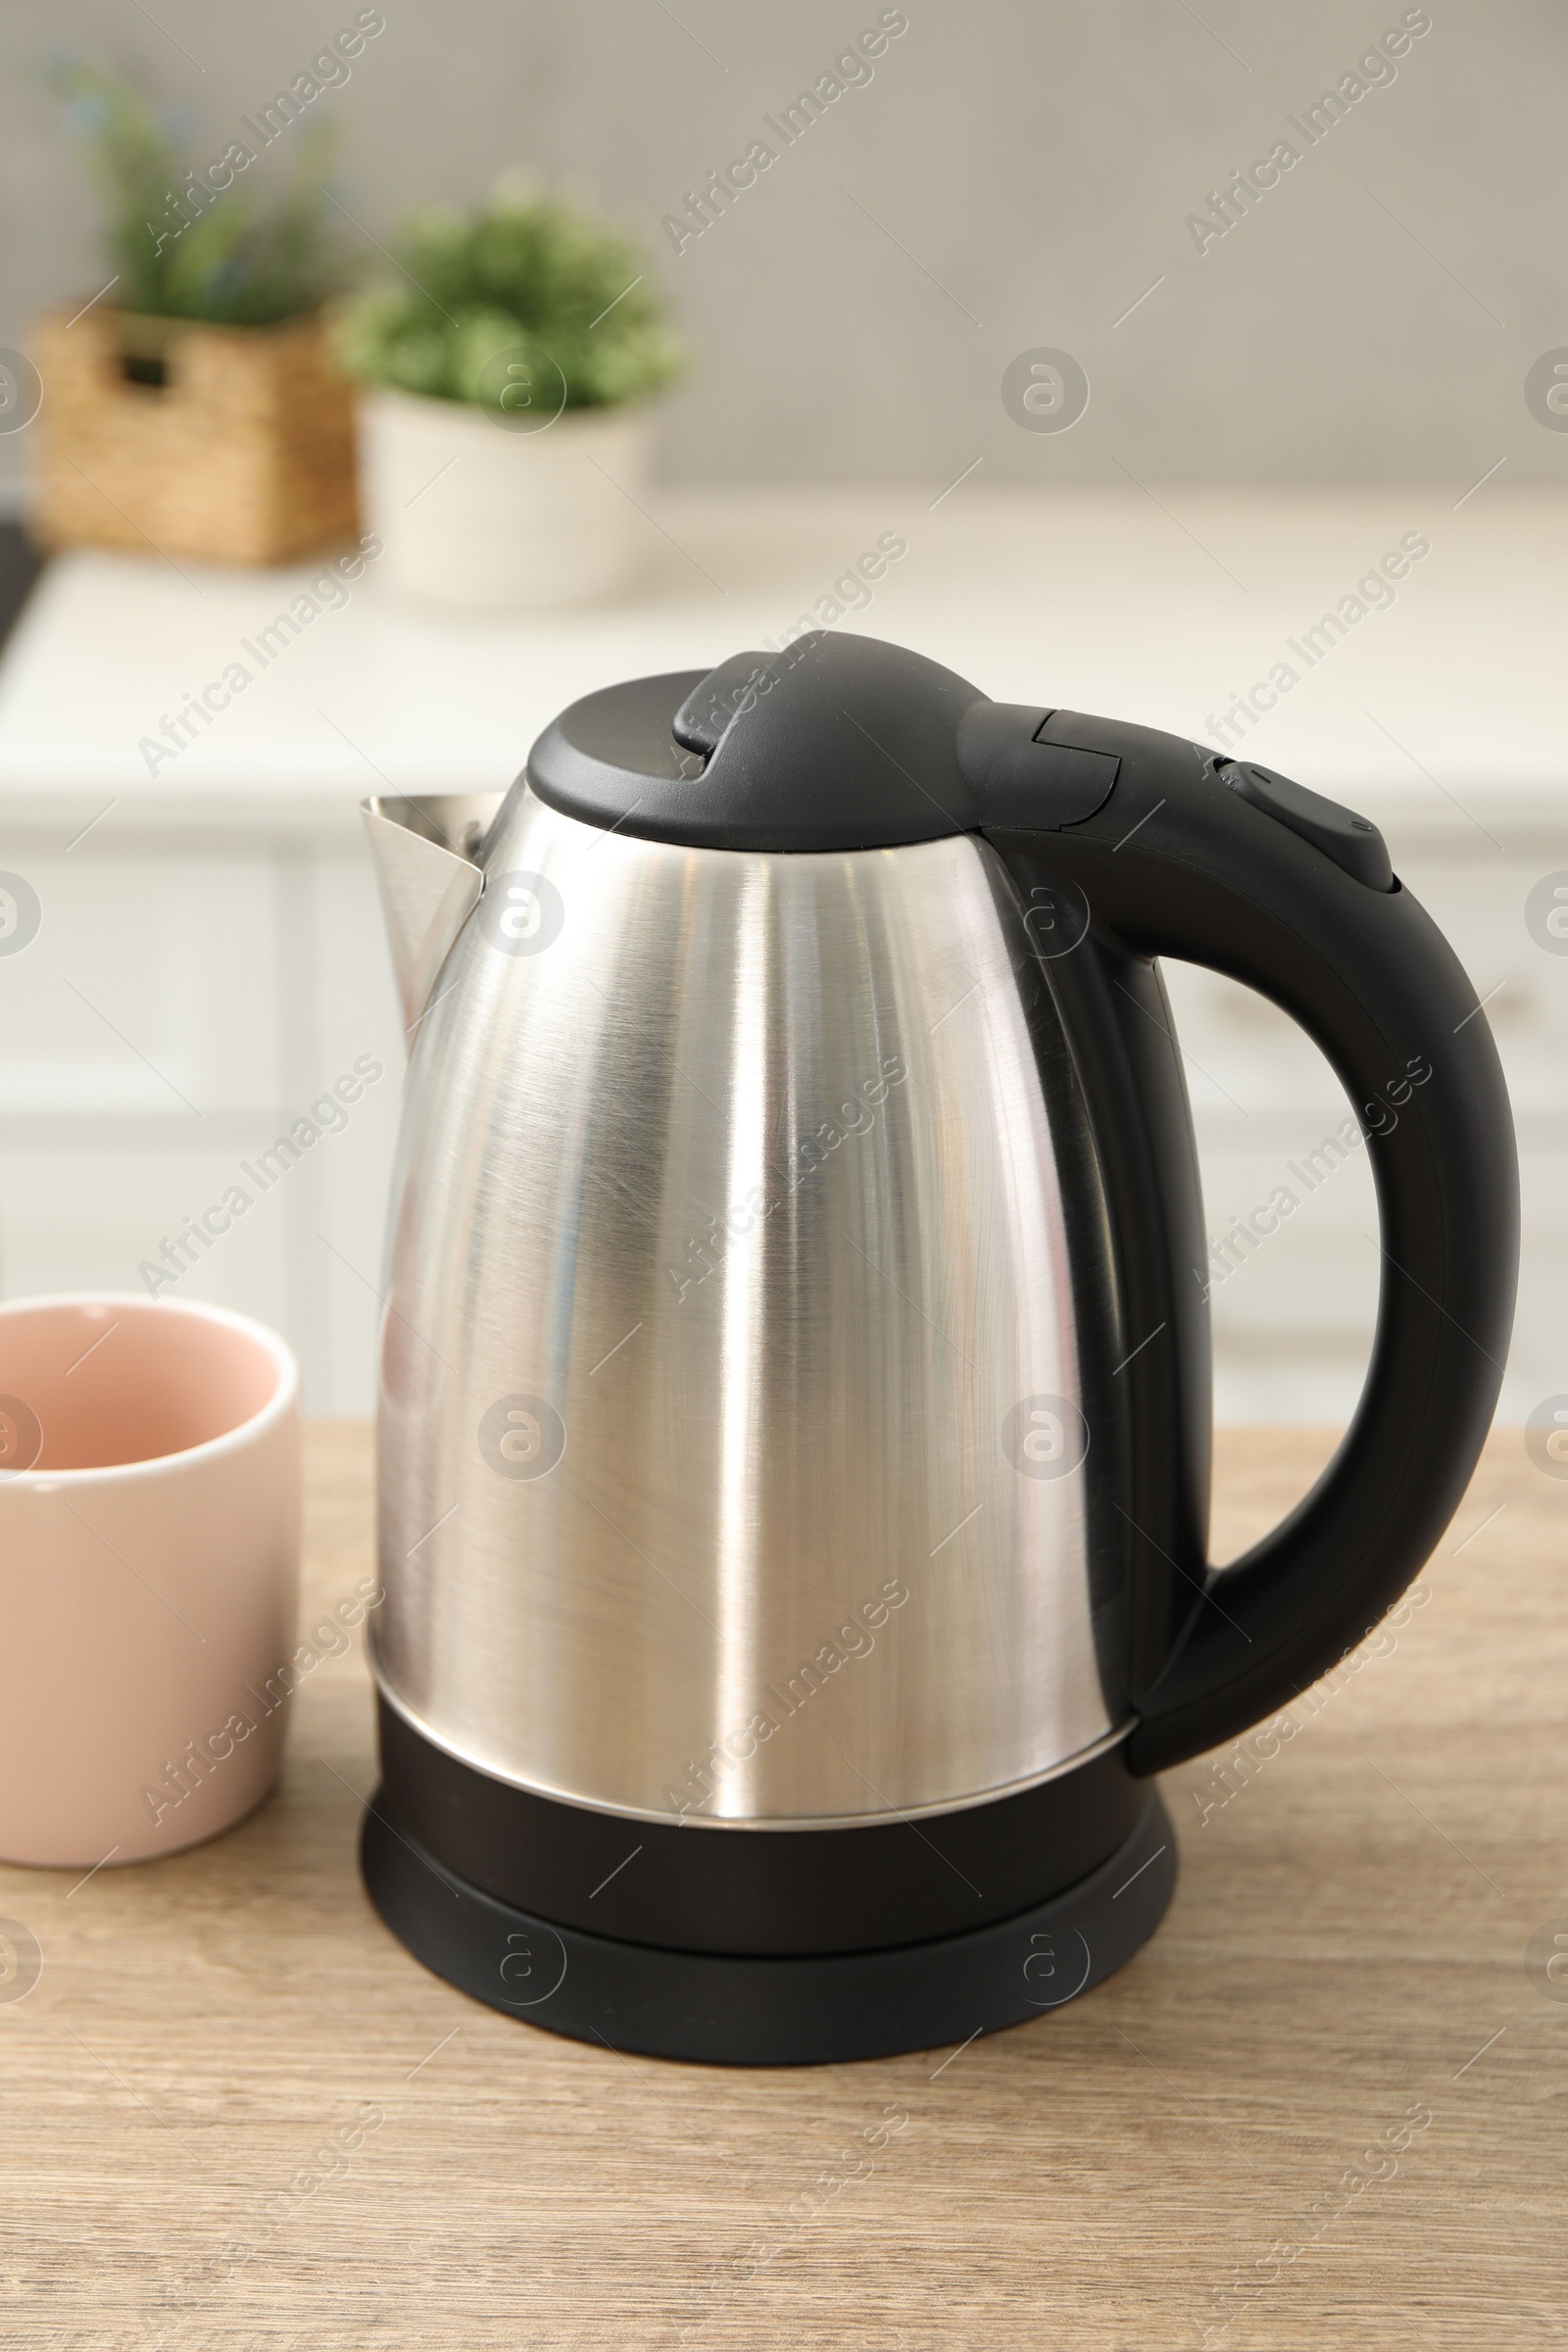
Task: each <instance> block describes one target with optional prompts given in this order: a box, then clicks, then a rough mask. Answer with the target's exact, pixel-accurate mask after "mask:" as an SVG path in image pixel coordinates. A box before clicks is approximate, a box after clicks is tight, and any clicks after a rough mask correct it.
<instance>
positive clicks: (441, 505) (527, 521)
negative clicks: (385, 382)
mask: <svg viewBox="0 0 1568 2352" xmlns="http://www.w3.org/2000/svg"><path fill="white" fill-rule="evenodd" d="M359 432H360V489H361V497H362V500H363V504H364V510H365V519H366V522H367V525H368V528H369V529H370V530H372V531H373V532H374V533H375V534H376V536H377V537H378V538H379V539H380V540H381V541H382V542H383V543H384V545H385V549H386V553H385V556H384V557H383V558H382V560H381V564H380V566H379V569H380V575H381V577H382V578H384V579H390V580H391V581H392V583H393V584H394V586H395V587H397V588H399V589H401V590H403V591H404V592H405V593H406V594H408V595H411V596H417V597H425V598H430V599H432V600H434V601H438V602H440V603H443V604H455V605H470V606H507V605H512V606H527V605H533V606H540V605H564V604H581V603H586V602H588V601H589V600H591V599H593V598H595V597H603V596H611V595H613V594H614V593H615V592H616V591H617V590H619V589H622V588H624V587H626V586H627V584H628V583H629V582H630V581H631V580H632V579H633V578H634V576H635V574H636V572H637V570H638V568H639V564H640V559H641V557H642V555H643V554H644V552H645V551H646V549H647V547H648V533H649V527H650V526H649V524H648V521H647V519H646V517H645V516H644V515H642V514H641V513H640V511H639V508H640V503H641V501H642V499H643V495H644V492H643V484H644V480H645V478H646V474H647V469H648V453H649V446H650V442H651V437H652V418H651V416H650V415H649V412H648V411H647V409H646V408H644V407H641V406H627V407H624V408H614V409H566V410H564V411H563V413H562V414H561V415H560V416H559V417H557V418H556V419H555V421H554V423H552V424H547V425H546V426H544V427H543V429H542V430H540V431H538V432H515V431H508V430H506V429H505V428H504V427H503V426H502V425H500V424H499V423H496V422H494V421H492V419H491V418H490V417H489V416H488V415H487V414H485V413H484V412H483V411H481V410H479V409H475V408H467V407H466V406H464V405H463V404H462V403H460V402H458V401H451V400H424V399H420V398H417V397H416V396H415V395H414V394H412V393H407V392H390V391H385V390H381V389H376V390H374V391H366V392H363V393H362V394H361V396H360V404H359Z"/></svg>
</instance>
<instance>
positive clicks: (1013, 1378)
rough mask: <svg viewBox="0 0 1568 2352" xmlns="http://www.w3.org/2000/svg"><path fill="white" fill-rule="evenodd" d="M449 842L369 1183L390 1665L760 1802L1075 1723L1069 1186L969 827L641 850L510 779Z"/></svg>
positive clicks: (851, 1806) (1088, 1647)
mask: <svg viewBox="0 0 1568 2352" xmlns="http://www.w3.org/2000/svg"><path fill="white" fill-rule="evenodd" d="M480 854H481V856H482V857H483V859H484V863H485V867H486V883H485V893H484V897H483V898H482V899H481V901H480V903H479V906H478V907H477V908H476V909H475V910H474V912H473V913H472V914H471V915H470V916H469V918H468V921H467V923H466V927H465V928H464V930H463V932H462V933H461V935H460V937H459V939H458V942H457V945H456V947H455V948H454V949H453V951H452V953H451V955H450V956H449V957H448V958H447V960H446V963H445V964H444V966H443V968H442V970H441V973H440V976H439V980H438V983H437V985H436V988H435V994H434V996H433V998H432V1001H431V1005H430V1009H429V1010H428V1011H427V1013H426V1014H425V1017H424V1018H423V1020H422V1021H421V1022H420V1024H419V1027H418V1029H417V1034H416V1040H415V1047H414V1053H413V1058H412V1062H411V1066H410V1071H409V1078H408V1089H407V1096H406V1101H405V1105H404V1114H403V1128H402V1137H401V1142H400V1148H399V1158H398V1168H397V1174H396V1177H395V1180H394V1191H393V1213H392V1219H391V1225H390V1230H389V1241H388V1260H387V1276H386V1283H385V1286H384V1287H385V1289H386V1293H387V1300H388V1304H387V1311H386V1314H385V1317H384V1321H383V1337H382V1349H381V1392H380V1415H379V1450H380V1466H379V1484H380V1531H381V1533H380V1542H381V1574H382V1579H383V1582H384V1585H385V1588H386V1600H385V1603H384V1605H383V1606H382V1608H381V1609H380V1610H379V1611H378V1613H377V1614H378V1619H379V1623H378V1628H377V1633H376V1662H377V1671H378V1674H379V1676H380V1678H381V1681H382V1684H383V1687H384V1688H385V1689H386V1691H387V1693H388V1696H389V1697H390V1698H391V1699H392V1701H393V1703H394V1704H396V1705H399V1706H401V1707H402V1708H403V1709H404V1710H405V1711H406V1712H407V1713H408V1714H409V1715H410V1716H411V1717H412V1718H413V1719H414V1720H415V1721H416V1722H417V1724H418V1725H420V1726H421V1727H422V1728H423V1729H425V1730H426V1731H427V1732H429V1733H430V1734H431V1735H432V1736H433V1737H435V1738H436V1739H438V1740H442V1741H443V1742H444V1743H445V1744H447V1745H448V1746H449V1747H451V1748H452V1749H453V1750H454V1751H455V1752H456V1753H458V1754H460V1755H462V1756H464V1757H465V1758H466V1759H467V1760H468V1761H470V1762H473V1763H476V1764H478V1765H480V1766H481V1767H483V1768H484V1769H486V1770H488V1771H491V1772H494V1773H496V1774H499V1775H500V1776H501V1777H503V1778H506V1779H510V1780H513V1781H515V1782H518V1783H520V1784H522V1785H524V1786H526V1787H529V1788H532V1789H538V1790H541V1791H543V1792H545V1793H549V1794H556V1795H560V1796H564V1797H566V1798H570V1799H573V1800H574V1801H576V1802H579V1803H587V1804H593V1805H597V1806H602V1807H608V1808H610V1809H613V1810H619V1811H624V1812H626V1813H628V1814H632V1815H635V1814H656V1815H661V1816H662V1817H664V1818H667V1817H668V1816H669V1814H670V1813H671V1812H675V1813H679V1814H681V1815H683V1817H686V1818H690V1819H693V1820H707V1821H726V1822H749V1823H754V1824H758V1825H765V1824H768V1823H772V1824H774V1825H782V1824H783V1823H785V1822H791V1823H800V1822H802V1821H808V1822H809V1821H820V1822H822V1823H823V1824H824V1825H826V1824H827V1823H828V1822H832V1821H843V1820H847V1819H856V1820H867V1819H872V1818H874V1817H876V1816H877V1815H879V1814H888V1813H895V1812H903V1811H916V1810H923V1809H927V1808H931V1807H936V1806H942V1805H947V1804H960V1803H963V1802H966V1801H972V1800H974V1799H975V1798H977V1797H979V1796H981V1795H983V1794H985V1793H987V1792H989V1791H993V1790H1000V1789H1006V1788H1009V1787H1013V1786H1017V1785H1019V1784H1022V1783H1025V1782H1028V1781H1029V1780H1032V1779H1039V1778H1042V1777H1044V1776H1046V1775H1047V1774H1049V1773H1051V1772H1053V1771H1054V1770H1055V1769H1057V1768H1058V1767H1059V1766H1061V1765H1062V1764H1064V1763H1065V1762H1067V1761H1068V1760H1069V1759H1072V1758H1074V1757H1076V1756H1077V1755H1079V1754H1080V1753H1081V1752H1082V1751H1084V1750H1087V1749H1089V1748H1090V1747H1092V1746H1093V1745H1095V1744H1096V1743H1098V1742H1101V1741H1103V1740H1104V1739H1105V1738H1106V1737H1107V1736H1108V1735H1110V1734H1112V1733H1113V1732H1114V1731H1115V1730H1116V1729H1117V1728H1118V1727H1119V1725H1120V1723H1121V1721H1122V1717H1123V1715H1124V1713H1125V1708H1124V1704H1123V1702H1122V1701H1121V1700H1120V1698H1119V1697H1118V1696H1117V1694H1116V1691H1115V1684H1116V1682H1117V1673H1116V1667H1117V1660H1116V1658H1115V1655H1114V1645H1115V1644H1114V1634H1113V1633H1112V1634H1111V1635H1110V1636H1109V1637H1107V1631H1106V1628H1107V1626H1113V1625H1114V1623H1115V1611H1114V1607H1113V1606H1110V1607H1107V1605H1106V1601H1105V1594H1106V1593H1107V1591H1108V1592H1110V1593H1111V1594H1112V1599H1113V1598H1114V1584H1115V1574H1116V1571H1115V1568H1114V1564H1113V1562H1112V1561H1111V1559H1110V1556H1109V1554H1110V1552H1111V1550H1112V1549H1113V1544H1112V1540H1111V1538H1110V1536H1109V1533H1108V1530H1107V1522H1108V1520H1109V1518H1110V1517H1111V1513H1110V1509H1109V1501H1108V1496H1107V1495H1104V1494H1103V1493H1102V1492H1101V1486H1102V1485H1103V1483H1104V1482H1105V1481H1106V1480H1108V1478H1109V1476H1110V1466H1111V1459H1112V1456H1111V1455H1110V1454H1108V1453H1107V1454H1105V1455H1103V1456H1102V1454H1101V1453H1100V1452H1099V1451H1097V1448H1096V1447H1095V1446H1090V1448H1089V1451H1088V1455H1087V1458H1086V1459H1084V1460H1083V1461H1082V1462H1081V1464H1079V1465H1078V1466H1077V1467H1072V1466H1071V1462H1072V1460H1073V1459H1074V1458H1075V1457H1076V1453H1077V1451H1078V1446H1077V1445H1076V1444H1075V1442H1074V1440H1073V1436H1072V1432H1073V1430H1074V1429H1075V1428H1076V1426H1077V1424H1076V1422H1075V1420H1074V1415H1075V1414H1076V1412H1077V1410H1078V1408H1079V1400H1080V1397H1081V1395H1082V1394H1083V1390H1084V1384H1085V1373H1086V1369H1087V1370H1089V1371H1091V1372H1092V1373H1093V1374H1094V1375H1095V1378H1096V1382H1097V1393H1098V1387H1099V1386H1103V1380H1104V1376H1105V1374H1106V1373H1107V1372H1108V1370H1109V1367H1108V1366H1106V1365H1103V1364H1096V1365H1094V1366H1090V1367H1086V1366H1085V1364H1084V1363H1083V1361H1082V1360H1081V1350H1082V1349H1083V1348H1085V1347H1087V1346H1093V1347H1096V1348H1101V1349H1106V1348H1110V1347H1111V1346H1113V1345H1114V1344H1115V1326H1114V1317H1111V1316H1101V1317H1090V1318H1087V1321H1088V1325H1089V1328H1088V1329H1087V1331H1085V1330H1080V1328H1079V1318H1078V1316H1077V1315H1076V1314H1075V1307H1074V1299H1075V1295H1077V1296H1080V1297H1082V1296H1087V1295H1090V1293H1091V1292H1092V1291H1093V1285H1094V1283H1095V1282H1098V1283H1100V1284H1101V1285H1102V1286H1103V1285H1106V1284H1108V1281H1109V1276H1108V1272H1107V1270H1106V1268H1105V1267H1104V1266H1103V1265H1100V1266H1097V1267H1095V1268H1092V1269H1090V1272H1091V1273H1092V1275H1093V1282H1091V1283H1090V1285H1089V1290H1088V1291H1086V1289H1085V1287H1084V1286H1085V1267H1084V1264H1083V1260H1084V1258H1085V1256H1086V1254H1088V1255H1090V1256H1093V1255H1095V1254H1097V1253H1098V1254H1100V1255H1101V1256H1103V1253H1104V1251H1105V1250H1106V1247H1107V1244H1106V1238H1105V1237H1106V1227H1105V1219H1104V1214H1103V1205H1101V1204H1099V1199H1098V1190H1097V1178H1096V1175H1095V1171H1094V1166H1093V1159H1092V1154H1091V1152H1090V1148H1089V1145H1088V1142H1087V1137H1086V1130H1085V1125H1084V1120H1083V1114H1082V1105H1081V1103H1079V1102H1078V1100H1077V1096H1076V1083H1075V1081H1074V1079H1073V1076H1072V1071H1071V1063H1070V1059H1069V1056H1068V1054H1067V1053H1066V1051H1065V1048H1064V1046H1063V1045H1062V1043H1061V1040H1060V1039H1059V1037H1055V1038H1053V1037H1052V1036H1051V1035H1050V1034H1045V1035H1042V1034H1041V1033H1040V1032H1039V1031H1038V1029H1037V1032H1036V1035H1035V1036H1033V1037H1032V1036H1031V1033H1030V1028H1029V1024H1028V1022H1027V1020H1026V1018H1025V1014H1024V1011H1023V1007H1022V1005H1021V1003H1020V999H1019V994H1018V987H1017V983H1016V981H1015V979H1014V975H1013V970H1012V965H1011V962H1010V959H1009V958H1010V956H1011V954H1012V953H1014V952H1015V951H1016V950H1017V949H1018V947H1019V946H1020V945H1021V944H1022V932H1021V924H1020V922H1019V918H1018V916H1017V913H1016V909H1015V907H1014V906H1013V902H1012V900H1011V897H1010V894H1009V893H1008V890H1007V887H1006V884H1005V880H1004V879H1003V877H1002V872H1001V867H1000V861H998V860H997V859H996V858H995V855H994V853H993V852H991V851H990V850H989V849H987V848H986V847H985V846H984V845H983V844H981V843H979V842H977V841H976V840H974V839H973V838H971V837H957V838H955V839H951V840H944V841H935V842H928V843H922V844H919V845H915V846H911V847H906V848H899V849H894V850H878V851H863V852H857V853H851V854H843V855H831V856H794V857H764V856H760V855H757V856H754V855H742V854H734V853H727V852H723V851H713V850H684V849H678V848H674V847H671V846H669V845H667V844H662V843H656V842H647V841H640V840H630V839H627V838H626V837H624V836H622V835H618V834H613V833H607V832H603V831H600V830H598V829H596V828H594V827H591V826H585V825H582V824H579V823H577V822H575V821H574V820H573V819H571V818H569V817H565V816H563V815H561V814H560V813H558V812H557V811H555V810H553V809H547V808H545V807H544V806H543V805H542V804H540V803H539V802H538V801H536V800H535V799H534V798H533V797H532V795H531V794H529V793H527V792H526V790H521V789H519V791H517V792H516V793H515V795H514V797H513V799H512V801H511V802H510V803H509V805H508V807H507V808H506V809H504V810H503V812H502V814H501V816H500V818H499V819H498V820H497V823H496V825H495V827H494V829H493V831H492V833H491V835H490V836H489V838H488V839H487V841H486V842H485V844H484V846H483V849H482V851H481V853H480ZM1085 1200H1088V1201H1090V1202H1091V1210H1090V1213H1088V1214H1085V1213H1084V1212H1083V1210H1082V1208H1081V1206H1080V1207H1078V1208H1075V1207H1074V1205H1073V1204H1074V1203H1075V1202H1078V1203H1082V1202H1083V1201H1085ZM1041 1398H1051V1399H1059V1400H1062V1407H1063V1409H1062V1411H1061V1412H1060V1414H1059V1416H1058V1418H1057V1420H1053V1419H1052V1417H1051V1413H1050V1412H1047V1411H1045V1410H1044V1408H1040V1409H1039V1410H1038V1412H1037V1415H1036V1418H1035V1419H1034V1420H1032V1419H1031V1409H1032V1408H1035V1407H1036V1406H1037V1403H1038V1400H1039V1399H1041ZM1020 1410H1021V1412H1022V1418H1021V1420H1020ZM1053 1410H1054V1408H1053ZM1041 1428H1044V1429H1045V1430H1046V1431H1047V1432H1049V1433H1050V1434H1049V1435H1047V1436H1046V1437H1042V1436H1041V1435H1040V1434H1039V1431H1040V1429H1041ZM1020 1429H1022V1430H1023V1432H1024V1433H1025V1434H1026V1435H1027V1436H1028V1439H1029V1443H1028V1445H1027V1446H1025V1448H1024V1453H1022V1454H1021V1453H1020V1450H1019V1448H1020V1442H1021V1441H1020V1436H1019V1432H1020ZM1062 1430H1065V1431H1066V1433H1067V1441H1066V1450H1065V1451H1062V1450H1061V1449H1060V1446H1059V1444H1058V1440H1059V1437H1060V1433H1061V1431H1062ZM1053 1446H1055V1447H1056V1452H1055V1455H1054V1457H1053ZM1025 1456H1027V1458H1025ZM1102 1462H1103V1467H1102V1466H1101V1465H1102ZM1097 1481H1099V1482H1101V1484H1100V1485H1097ZM1097 1606H1098V1614H1097ZM1097 1634H1098V1646H1097Z"/></svg>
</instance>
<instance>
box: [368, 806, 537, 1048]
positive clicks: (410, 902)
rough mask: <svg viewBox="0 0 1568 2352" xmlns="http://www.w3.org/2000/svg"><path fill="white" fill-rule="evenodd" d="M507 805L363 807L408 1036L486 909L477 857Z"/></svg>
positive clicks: (482, 878)
mask: <svg viewBox="0 0 1568 2352" xmlns="http://www.w3.org/2000/svg"><path fill="white" fill-rule="evenodd" d="M505 798H506V795H505V794H504V793H500V792H482V793H443V794H436V795H432V796H431V797H429V798H426V799H414V800H411V799H409V798H408V797H406V796H405V795H404V794H402V793H389V794H385V795H381V796H378V797H376V798H375V799H372V800H368V801H362V802H361V803H360V808H361V811H362V813H363V814H364V817H365V825H366V830H367V832H368V834H369V837H370V848H371V850H372V851H373V852H374V854H375V871H376V879H377V881H378V882H379V883H380V886H381V908H382V912H383V913H384V914H385V916H386V929H387V938H388V941H389V942H390V945H391V949H392V962H393V966H394V969H395V970H396V973H397V983H398V994H399V996H400V997H401V998H402V1000H403V1019H404V1024H405V1030H404V1034H405V1037H407V1036H408V1035H409V1033H410V1032H412V1030H413V1029H414V1028H415V1026H416V1024H417V1021H418V1018H419V1015H420V1014H421V1013H422V1012H423V1010H424V1008H425V1005H426V1003H427V1001H428V999H429V995H430V990H431V987H432V986H433V984H434V981H435V976H436V974H437V972H438V971H439V970H440V969H441V966H442V964H443V963H444V962H445V961H446V958H447V955H448V952H449V951H450V949H451V948H452V946H453V944H454V942H455V941H456V939H457V936H458V933H459V932H460V931H461V930H462V929H463V926H464V924H465V923H466V921H467V919H468V917H469V915H470V914H471V913H472V912H473V909H474V907H476V906H477V905H478V903H479V899H480V897H481V895H482V893H483V891H484V869H483V867H482V866H481V865H480V864H479V863H478V861H477V860H478V852H479V848H480V844H481V843H482V841H483V839H484V836H485V834H486V833H487V832H488V831H489V828H490V826H491V824H492V822H493V821H494V818H495V815H496V812H497V810H498V809H500V807H501V804H502V802H503V800H504V799H505Z"/></svg>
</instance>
